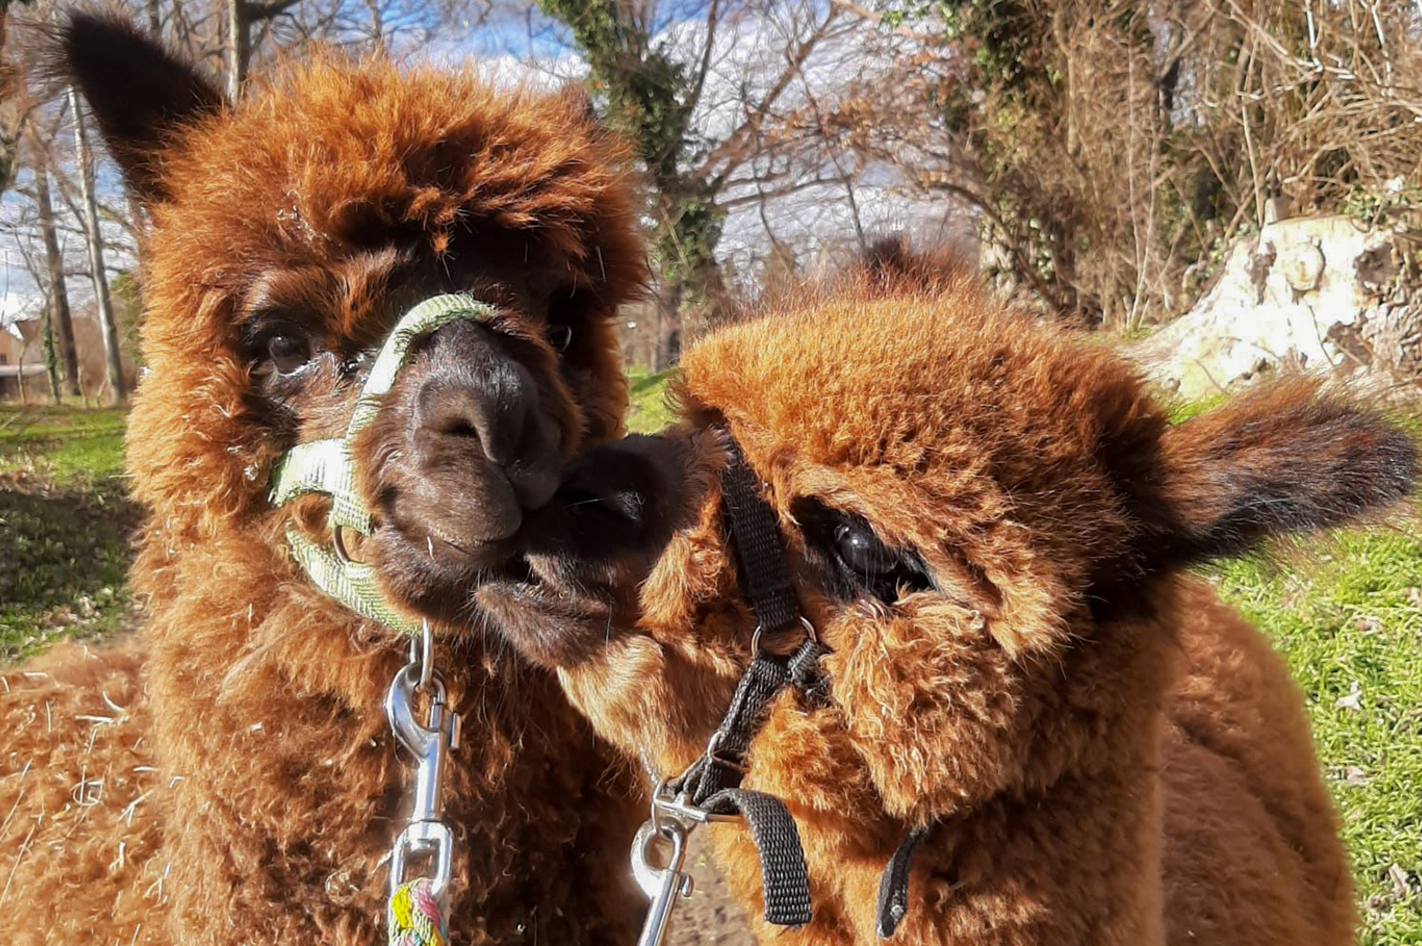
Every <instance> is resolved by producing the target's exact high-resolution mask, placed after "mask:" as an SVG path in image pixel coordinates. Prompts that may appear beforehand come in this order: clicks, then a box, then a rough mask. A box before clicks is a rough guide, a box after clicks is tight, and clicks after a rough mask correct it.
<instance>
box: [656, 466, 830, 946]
mask: <svg viewBox="0 0 1422 946" xmlns="http://www.w3.org/2000/svg"><path fill="white" fill-rule="evenodd" d="M730 454H731V462H730V465H729V466H728V467H727V469H726V471H725V473H724V474H722V477H721V491H722V501H723V503H724V508H725V510H726V520H727V521H726V525H727V528H728V531H729V532H730V535H731V544H732V546H733V547H734V549H735V553H736V561H737V568H738V571H739V575H740V581H741V589H742V592H743V594H744V595H745V598H746V601H747V603H748V604H749V605H750V609H751V612H752V613H753V614H754V615H755V619H756V622H757V628H756V637H755V641H756V643H757V645H758V644H759V641H760V638H761V636H762V635H770V634H774V633H776V632H778V631H784V630H789V629H791V628H798V627H801V626H803V627H805V628H807V629H809V630H810V631H811V633H810V634H809V635H808V636H807V637H806V639H805V642H804V643H803V644H801V645H800V646H799V647H798V648H797V649H796V650H795V651H794V653H792V654H790V655H788V656H779V655H776V654H771V653H768V652H766V651H765V650H763V649H761V648H760V647H759V646H757V647H756V652H755V654H754V655H753V657H752V659H751V663H750V666H749V667H747V668H746V672H745V674H744V675H743V676H742V677H741V682H740V683H739V684H738V685H737V686H736V692H735V695H734V696H732V698H731V705H730V708H729V709H727V710H726V715H725V717H724V718H723V719H722V720H721V725H720V726H719V727H718V728H717V729H716V732H715V733H714V734H713V735H712V737H711V741H710V742H709V743H708V744H707V747H706V752H705V753H704V754H703V755H702V756H701V758H700V759H698V760H696V762H695V763H693V764H692V766H691V768H689V769H687V770H686V771H685V772H684V773H682V775H681V776H680V777H679V778H677V779H675V780H674V781H672V782H671V783H670V784H669V785H668V786H667V787H668V789H670V790H671V791H672V792H673V793H674V794H676V795H682V794H685V796H686V797H687V800H688V801H690V802H691V804H692V805H694V806H696V807H698V808H701V809H704V810H706V811H710V812H714V813H716V814H739V815H742V816H743V817H744V818H745V820H746V823H747V825H748V826H749V827H750V830H751V839H752V841H753V842H754V843H755V846H756V850H757V851H758V852H759V853H760V870H761V882H762V884H763V886H764V894H765V921H766V922H767V923H773V924H775V925H777V926H791V927H795V926H803V925H804V924H806V923H808V922H810V918H811V916H812V910H811V906H810V880H809V872H808V871H807V869H806V867H805V854H804V850H803V849H802V848H801V846H800V834H799V831H798V830H797V829H796V827H795V819H794V818H792V817H791V816H790V812H789V811H788V810H787V809H786V808H785V805H784V804H783V803H782V802H781V801H780V800H779V799H778V798H775V797H773V796H771V795H767V794H765V793H763V792H753V791H748V790H746V789H743V788H741V787H740V785H741V780H742V779H743V778H744V776H745V756H746V752H747V751H748V750H749V749H750V744H751V740H752V739H754V738H755V734H756V732H757V731H758V730H759V729H760V727H761V725H762V724H763V723H764V722H765V716H766V713H767V710H768V708H769V706H770V703H771V701H772V700H773V699H774V698H775V697H776V695H777V694H779V693H780V691H781V690H783V689H784V688H785V687H786V686H794V687H795V688H796V689H797V690H799V691H800V692H801V693H802V694H805V695H806V696H807V697H809V698H811V699H816V698H817V696H818V693H819V684H820V675H819V661H820V657H821V655H823V654H824V653H825V649H824V647H822V646H821V645H820V643H819V642H818V641H817V640H816V639H815V635H814V633H813V628H812V627H811V625H810V624H809V622H807V621H806V620H805V618H804V617H803V616H802V615H801V613H800V604H799V602H798V601H797V600H796V598H795V592H794V589H793V587H792V586H791V584H790V573H789V571H788V569H787V568H786V564H785V546H784V542H783V540H782V538H781V535H780V526H779V522H778V520H777V518H776V515H775V510H773V509H771V508H770V506H769V504H767V503H766V501H765V500H764V499H763V498H762V497H761V495H760V489H759V483H758V481H757V478H756V476H755V473H754V472H753V471H752V470H751V468H750V466H749V465H748V464H747V463H746V459H745V456H744V454H742V453H741V449H740V447H739V446H738V445H737V444H736V442H735V441H734V440H731V441H730Z"/></svg>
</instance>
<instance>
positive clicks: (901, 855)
mask: <svg viewBox="0 0 1422 946" xmlns="http://www.w3.org/2000/svg"><path fill="white" fill-rule="evenodd" d="M928 830H929V829H928V828H915V829H914V830H912V831H910V832H909V833H908V834H907V835H906V836H905V837H904V839H903V841H901V842H900V843H899V846H898V849H897V850H895V851H894V856H893V857H891V858H889V863H888V866H886V867H885V868H884V873H883V875H882V876H880V878H879V907H878V917H879V919H878V922H877V923H876V924H875V931H876V932H877V933H878V934H879V938H880V939H888V938H889V937H890V936H893V935H894V930H896V929H898V928H899V923H900V922H901V921H902V920H903V918H904V914H906V913H908V894H909V868H911V867H912V866H913V855H914V852H915V851H917V850H918V844H919V842H920V841H922V840H923V837H924V835H926V834H928Z"/></svg>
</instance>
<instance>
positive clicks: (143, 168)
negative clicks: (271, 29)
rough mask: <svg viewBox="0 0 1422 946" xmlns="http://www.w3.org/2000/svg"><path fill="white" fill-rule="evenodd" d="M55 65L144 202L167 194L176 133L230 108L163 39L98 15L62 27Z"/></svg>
mask: <svg viewBox="0 0 1422 946" xmlns="http://www.w3.org/2000/svg"><path fill="white" fill-rule="evenodd" d="M50 68H51V70H52V71H53V72H54V73H55V74H56V75H57V76H58V77H59V78H60V79H61V80H62V81H65V82H69V83H72V84H74V85H76V86H77V87H78V88H79V91H80V92H81V93H82V94H83V96H84V98H85V100H87V101H88V103H89V107H90V109H91V110H92V111H93V113H94V117H95V118H96V119H97V120H98V124H99V130H100V131H101V132H102V133H103V136H104V141H105V142H106V143H107V144H108V146H109V151H110V152H112V154H113V156H114V159H115V160H116V161H118V163H119V166H120V167H121V168H122V169H123V174H124V179H125V180H126V181H127V182H128V185H129V186H130V187H131V188H133V190H134V192H135V193H136V194H138V196H139V197H140V198H142V199H143V200H145V201H158V200H166V199H167V197H168V192H167V188H166V187H165V186H164V182H163V168H162V161H161V154H162V152H163V149H164V148H165V146H167V145H169V144H171V142H172V138H173V135H174V134H175V132H177V131H178V130H180V129H181V128H183V127H185V126H187V125H190V124H192V123H193V122H195V121H197V120H198V119H200V118H202V117H204V116H206V115H212V114H216V113H217V112H220V111H221V110H222V109H223V108H224V107H225V105H226V103H225V101H224V99H223V96H222V93H221V91H219V89H218V88H217V86H215V85H214V84H213V83H212V82H211V81H210V80H209V79H208V78H206V77H205V76H203V75H202V74H201V73H200V72H198V70H197V69H196V68H194V67H193V66H192V65H191V64H190V63H188V62H185V61H183V60H181V59H179V58H177V57H176V56H174V55H173V54H171V53H170V52H168V50H167V49H165V48H164V47H163V45H162V44H161V43H159V42H158V41H157V40H155V39H153V38H151V37H149V36H146V35H144V34H143V33H140V32H139V31H138V30H137V29H135V28H134V26H133V25H132V24H130V23H127V22H125V21H123V20H120V19H115V18H111V17H106V16H100V15H97V14H93V13H76V14H74V15H72V16H71V17H70V18H69V20H68V22H66V23H63V24H62V25H61V26H60V27H59V28H58V30H57V32H56V35H55V43H54V51H53V56H52V61H51V63H50Z"/></svg>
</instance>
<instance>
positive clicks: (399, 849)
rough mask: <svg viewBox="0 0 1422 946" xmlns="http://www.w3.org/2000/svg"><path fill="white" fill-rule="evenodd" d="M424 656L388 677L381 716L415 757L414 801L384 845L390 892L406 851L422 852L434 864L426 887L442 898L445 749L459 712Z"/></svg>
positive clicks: (447, 835)
mask: <svg viewBox="0 0 1422 946" xmlns="http://www.w3.org/2000/svg"><path fill="white" fill-rule="evenodd" d="M422 664H425V662H424V661H411V662H410V663H408V664H406V665H405V666H404V667H402V668H400V672H399V673H397V674H396V675H395V679H394V680H393V681H391V683H390V690H389V692H388V693H386V695H385V716H386V718H387V719H388V720H389V721H390V729H391V731H393V732H394V733H395V738H396V739H397V740H398V741H399V743H400V744H401V745H402V746H404V747H405V748H406V749H407V750H408V751H409V752H410V753H411V754H412V755H413V756H414V757H415V804H414V808H413V810H412V811H411V812H410V823H409V824H408V825H407V826H406V827H405V830H404V831H402V832H400V836H399V837H398V838H396V839H395V846H394V847H393V848H392V849H391V851H390V893H391V896H394V894H395V891H396V890H398V889H399V887H400V885H401V884H402V883H404V882H405V861H406V859H407V857H409V856H411V855H414V856H422V855H423V856H428V857H429V858H430V860H431V862H432V864H433V866H434V876H433V877H431V878H430V888H431V890H430V892H431V894H432V895H433V896H434V897H435V899H436V900H442V899H443V897H444V894H445V892H446V891H447V890H448V889H449V878H450V873H451V864H452V860H453V850H452V849H453V845H454V835H453V834H452V833H451V832H450V830H449V826H448V825H446V824H445V823H444V798H443V792H444V769H445V764H446V760H447V758H448V756H449V753H450V751H451V750H453V749H457V748H459V730H460V726H459V715H458V714H457V713H453V712H451V711H450V710H449V707H448V706H447V705H446V701H447V694H446V692H445V688H444V681H443V680H442V679H441V678H440V676H439V674H438V673H432V672H430V671H429V670H428V669H426V668H427V664H425V665H424V666H422ZM422 676H423V677H424V678H425V680H426V681H427V684H426V687H427V689H428V691H429V694H430V708H429V713H428V716H427V720H426V722H425V723H423V724H422V723H419V722H417V721H416V719H415V692H416V690H418V689H421V688H422V685H421V684H422V680H421V677H422Z"/></svg>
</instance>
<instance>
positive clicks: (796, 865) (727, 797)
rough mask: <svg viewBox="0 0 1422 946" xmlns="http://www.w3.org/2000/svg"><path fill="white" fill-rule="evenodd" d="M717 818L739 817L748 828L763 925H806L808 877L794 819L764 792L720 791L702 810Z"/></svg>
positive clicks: (777, 800) (808, 903) (808, 891)
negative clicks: (757, 859) (757, 873)
mask: <svg viewBox="0 0 1422 946" xmlns="http://www.w3.org/2000/svg"><path fill="white" fill-rule="evenodd" d="M702 807H704V808H705V809H706V810H707V811H711V812H715V813H716V814H718V815H730V814H739V815H741V816H742V817H744V818H745V819H746V824H747V825H748V826H749V827H750V832H751V841H752V842H753V843H754V844H755V849H756V851H757V852H758V853H759V854H760V877H761V886H762V894H763V896H764V898H765V922H767V923H773V924H775V925H776V926H804V925H805V924H806V923H808V922H810V918H811V917H812V916H813V911H812V910H811V909H810V876H809V872H808V871H807V870H806V869H805V852H804V850H803V849H802V848H801V847H800V832H799V831H798V830H797V829H796V828H795V819H794V818H792V817H791V816H790V812H789V810H787V809H786V807H785V806H784V805H783V804H781V802H780V799H778V798H776V797H775V796H774V795H767V794H765V793H764V792H749V791H746V790H745V789H743V788H723V789H721V790H720V791H719V792H717V793H716V794H714V795H712V796H711V797H710V798H708V799H706V802H705V804H704V805H703V806H702Z"/></svg>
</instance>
